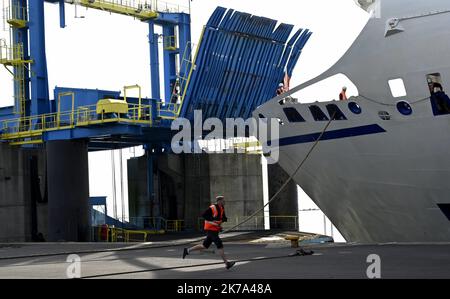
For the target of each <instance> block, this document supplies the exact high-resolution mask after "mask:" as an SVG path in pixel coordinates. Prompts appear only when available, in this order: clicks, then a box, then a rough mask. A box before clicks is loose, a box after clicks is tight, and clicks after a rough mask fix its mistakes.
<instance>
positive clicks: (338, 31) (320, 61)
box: [0, 0, 368, 197]
mask: <svg viewBox="0 0 450 299" xmlns="http://www.w3.org/2000/svg"><path fill="white" fill-rule="evenodd" d="M170 2H172V3H179V4H181V5H185V6H188V5H189V2H188V0H180V1H177V0H171V1H170ZM217 6H223V7H226V8H233V9H235V10H239V11H243V12H248V13H252V14H254V15H258V16H264V17H268V18H273V19H276V20H278V21H280V22H284V23H289V24H293V25H295V26H296V29H298V28H308V29H310V30H311V31H313V32H314V34H313V36H312V38H311V39H310V41H309V43H308V44H307V46H306V47H305V49H304V51H303V54H302V57H301V58H300V61H299V63H298V65H297V67H296V69H295V72H294V75H293V78H292V85H293V86H295V85H298V84H300V83H302V82H304V81H306V80H308V79H311V78H313V77H315V76H317V75H319V74H321V73H322V72H324V71H325V70H327V69H328V68H329V67H331V66H332V65H333V64H334V63H335V62H336V61H337V60H338V59H339V58H340V57H341V56H342V55H343V54H344V53H345V52H346V50H347V49H348V48H349V47H350V45H351V44H352V43H353V41H354V40H355V39H356V37H357V36H358V34H359V33H360V32H361V30H362V29H363V27H364V25H365V24H366V23H367V20H368V15H367V13H366V12H364V11H363V10H361V9H360V8H359V7H357V6H356V4H355V3H354V1H353V0H339V1H336V0H321V1H317V0H295V1H294V0H278V1H269V0H194V1H192V2H191V9H192V40H193V42H194V43H195V44H197V43H198V39H199V36H200V33H201V30H202V28H203V26H204V24H206V22H207V20H208V18H209V16H210V15H211V13H212V12H213V11H214V9H215V8H216V7H217ZM66 7H67V10H66V11H67V17H66V19H67V28H65V29H60V28H59V19H58V6H57V5H52V4H46V39H47V59H48V71H49V87H50V94H51V95H52V94H53V89H54V87H55V86H64V87H76V88H99V89H106V90H116V91H119V90H121V89H122V88H123V86H125V85H133V84H139V85H141V86H142V87H143V95H144V96H150V67H149V64H150V62H149V48H148V37H147V36H148V26H147V25H146V24H145V23H142V22H140V21H137V20H134V19H133V18H130V17H127V16H118V15H110V14H109V13H105V12H100V11H95V10H86V9H84V8H81V7H78V9H77V16H78V17H84V18H75V9H74V6H71V5H66ZM1 27H2V28H1V29H3V27H4V26H3V24H2V26H1ZM0 38H7V39H9V35H8V32H6V31H2V32H0ZM0 82H1V88H0V105H1V106H8V105H12V103H13V100H12V95H13V92H12V80H11V76H10V75H9V74H8V73H7V72H6V71H0ZM9 83H11V84H9ZM342 84H343V83H342V82H337V83H334V84H328V85H327V86H326V87H327V88H325V93H323V96H325V97H332V96H337V95H338V93H339V91H340V90H339V89H340V86H341V85H342ZM322 91H324V89H322ZM349 91H350V93H354V92H355V91H354V90H353V88H352V86H350V90H349ZM312 94H314V93H312ZM310 95H311V94H310ZM311 100H314V99H311ZM317 100H318V99H317ZM327 100H329V99H328V98H327ZM126 154H127V156H128V151H126ZM90 160H91V195H108V196H109V197H111V190H110V189H111V175H110V173H111V166H110V164H111V157H110V155H105V154H96V155H91V158H90ZM94 164H95V165H94ZM124 168H125V169H126V164H124ZM118 194H119V195H120V191H119V193H118Z"/></svg>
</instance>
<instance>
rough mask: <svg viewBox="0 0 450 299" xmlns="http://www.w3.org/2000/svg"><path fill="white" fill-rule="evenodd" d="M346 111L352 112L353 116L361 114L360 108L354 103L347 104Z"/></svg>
mask: <svg viewBox="0 0 450 299" xmlns="http://www.w3.org/2000/svg"><path fill="white" fill-rule="evenodd" d="M348 109H350V111H351V112H353V113H354V114H361V112H362V109H361V107H360V106H359V105H358V104H356V103H355V102H350V103H348Z"/></svg>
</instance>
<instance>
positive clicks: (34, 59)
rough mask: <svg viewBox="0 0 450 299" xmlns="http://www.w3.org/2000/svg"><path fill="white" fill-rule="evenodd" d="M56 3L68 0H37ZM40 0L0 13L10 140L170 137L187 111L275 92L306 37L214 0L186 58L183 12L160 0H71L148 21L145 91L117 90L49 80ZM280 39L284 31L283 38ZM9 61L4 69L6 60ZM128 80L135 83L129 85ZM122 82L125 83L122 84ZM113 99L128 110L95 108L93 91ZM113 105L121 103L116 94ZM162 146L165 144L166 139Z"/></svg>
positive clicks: (218, 109)
mask: <svg viewBox="0 0 450 299" xmlns="http://www.w3.org/2000/svg"><path fill="white" fill-rule="evenodd" d="M45 1H46V2H51V3H57V4H59V6H60V26H61V27H63V28H64V27H65V5H66V3H71V4H74V3H75V2H74V1H64V0H45ZM45 1H44V0H33V1H28V0H10V1H9V2H10V7H9V9H8V11H9V14H8V16H7V21H8V23H9V24H10V27H11V33H12V34H11V36H12V41H11V43H12V44H11V45H7V43H6V41H2V43H0V63H1V64H3V65H4V66H5V67H6V68H7V69H8V70H9V71H10V72H11V73H12V74H13V76H14V98H15V105H14V107H4V108H0V140H2V141H3V142H8V143H10V144H12V145H31V144H40V143H45V142H47V141H53V140H72V139H88V140H89V142H90V143H89V147H90V149H92V150H95V149H110V148H121V147H129V146H135V145H141V144H155V145H158V146H156V148H164V147H168V146H169V145H170V138H171V136H172V134H171V133H170V130H169V129H170V124H171V121H172V120H173V119H175V118H177V117H185V118H188V119H192V118H193V111H194V110H202V111H203V116H204V118H207V117H218V118H220V119H225V118H237V117H242V118H248V117H250V116H251V112H252V111H253V110H254V109H255V108H256V107H257V106H259V105H261V104H263V103H264V102H266V101H268V100H270V99H271V98H272V97H274V96H275V91H276V89H277V85H278V84H279V83H280V82H283V80H284V78H285V77H286V76H288V77H290V76H291V75H292V71H293V69H294V67H295V65H296V63H297V61H298V59H299V57H300V54H301V52H302V49H303V47H304V46H305V44H306V42H307V41H308V39H309V38H310V36H311V32H309V30H303V29H300V30H298V31H297V32H295V34H293V35H292V37H291V38H290V39H289V37H290V35H291V32H292V30H293V27H294V26H292V25H288V24H279V25H278V26H277V21H275V20H271V19H267V18H263V17H257V16H253V15H251V14H247V13H241V12H237V11H234V10H231V9H230V10H227V9H225V8H221V7H218V8H217V9H216V10H215V12H214V13H213V14H212V16H211V18H210V20H209V21H208V23H207V24H206V26H205V27H204V30H203V33H202V37H201V40H200V43H199V46H198V48H197V52H196V54H195V57H194V59H192V55H191V52H192V49H191V28H190V15H189V14H186V13H184V12H180V11H177V12H173V11H171V10H170V9H167V6H166V8H165V9H164V10H163V11H161V10H159V9H158V7H161V6H162V5H164V4H162V3H161V2H159V1H156V0H154V1H150V4H148V2H147V1H146V2H145V3H144V4H133V5H131V4H130V3H138V1H121V0H109V1H107V0H79V1H76V3H77V4H78V5H82V6H85V7H87V8H91V9H99V10H103V11H108V12H111V13H118V14H123V15H129V16H132V17H134V18H136V19H138V20H140V21H143V22H147V23H148V25H149V42H150V43H149V44H150V58H151V59H150V63H151V82H150V84H151V87H152V88H151V91H152V95H151V98H150V99H149V98H142V97H141V95H140V96H139V98H127V97H126V95H125V98H124V97H122V96H121V93H120V92H118V91H102V90H87V89H80V88H61V87H56V88H55V90H54V94H53V99H52V100H51V99H50V93H49V89H48V76H47V63H46V52H45V30H44V16H45V14H44V2H45ZM155 26H161V27H162V31H163V39H164V47H163V53H162V55H163V59H162V60H163V74H162V75H163V77H164V82H165V83H166V84H164V86H163V88H164V94H165V98H164V99H162V98H161V87H160V85H161V80H160V77H161V74H160V65H159V61H160V50H159V46H158V40H159V35H158V34H156V33H155ZM288 39H289V40H288ZM10 67H12V70H11V69H9V68H10ZM134 88H139V87H138V86H135V87H134ZM126 89H127V88H126ZM106 99H109V100H111V101H112V102H114V103H115V104H118V103H117V101H118V100H119V101H122V103H124V104H125V105H127V107H128V112H127V113H108V112H107V111H105V110H103V111H98V103H99V101H100V100H106ZM119 104H120V103H119ZM168 149H170V148H168Z"/></svg>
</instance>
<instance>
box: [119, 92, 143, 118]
mask: <svg viewBox="0 0 450 299" xmlns="http://www.w3.org/2000/svg"><path fill="white" fill-rule="evenodd" d="M131 89H138V90H139V107H138V109H139V110H138V119H141V117H142V115H141V114H142V112H141V107H142V88H141V87H140V86H139V85H138V84H135V85H130V86H125V87H124V88H123V93H124V97H123V98H124V100H125V102H126V101H127V90H131Z"/></svg>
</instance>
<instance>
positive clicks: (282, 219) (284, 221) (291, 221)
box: [197, 216, 299, 231]
mask: <svg viewBox="0 0 450 299" xmlns="http://www.w3.org/2000/svg"><path fill="white" fill-rule="evenodd" d="M248 218H249V217H246V216H240V217H230V218H228V221H227V222H226V223H224V224H223V225H222V227H223V229H224V230H226V229H229V228H232V227H234V226H236V225H238V224H241V223H243V224H242V225H241V226H239V227H237V228H235V230H236V231H240V230H241V231H242V230H265V229H266V225H267V226H269V227H270V229H285V230H294V231H296V230H298V224H299V222H298V217H297V216H255V217H252V218H251V219H250V220H248ZM247 220H248V221H247ZM244 222H245V223H244ZM203 224H204V219H203V218H198V222H197V225H198V229H199V230H202V229H203ZM269 224H270V225H269Z"/></svg>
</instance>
